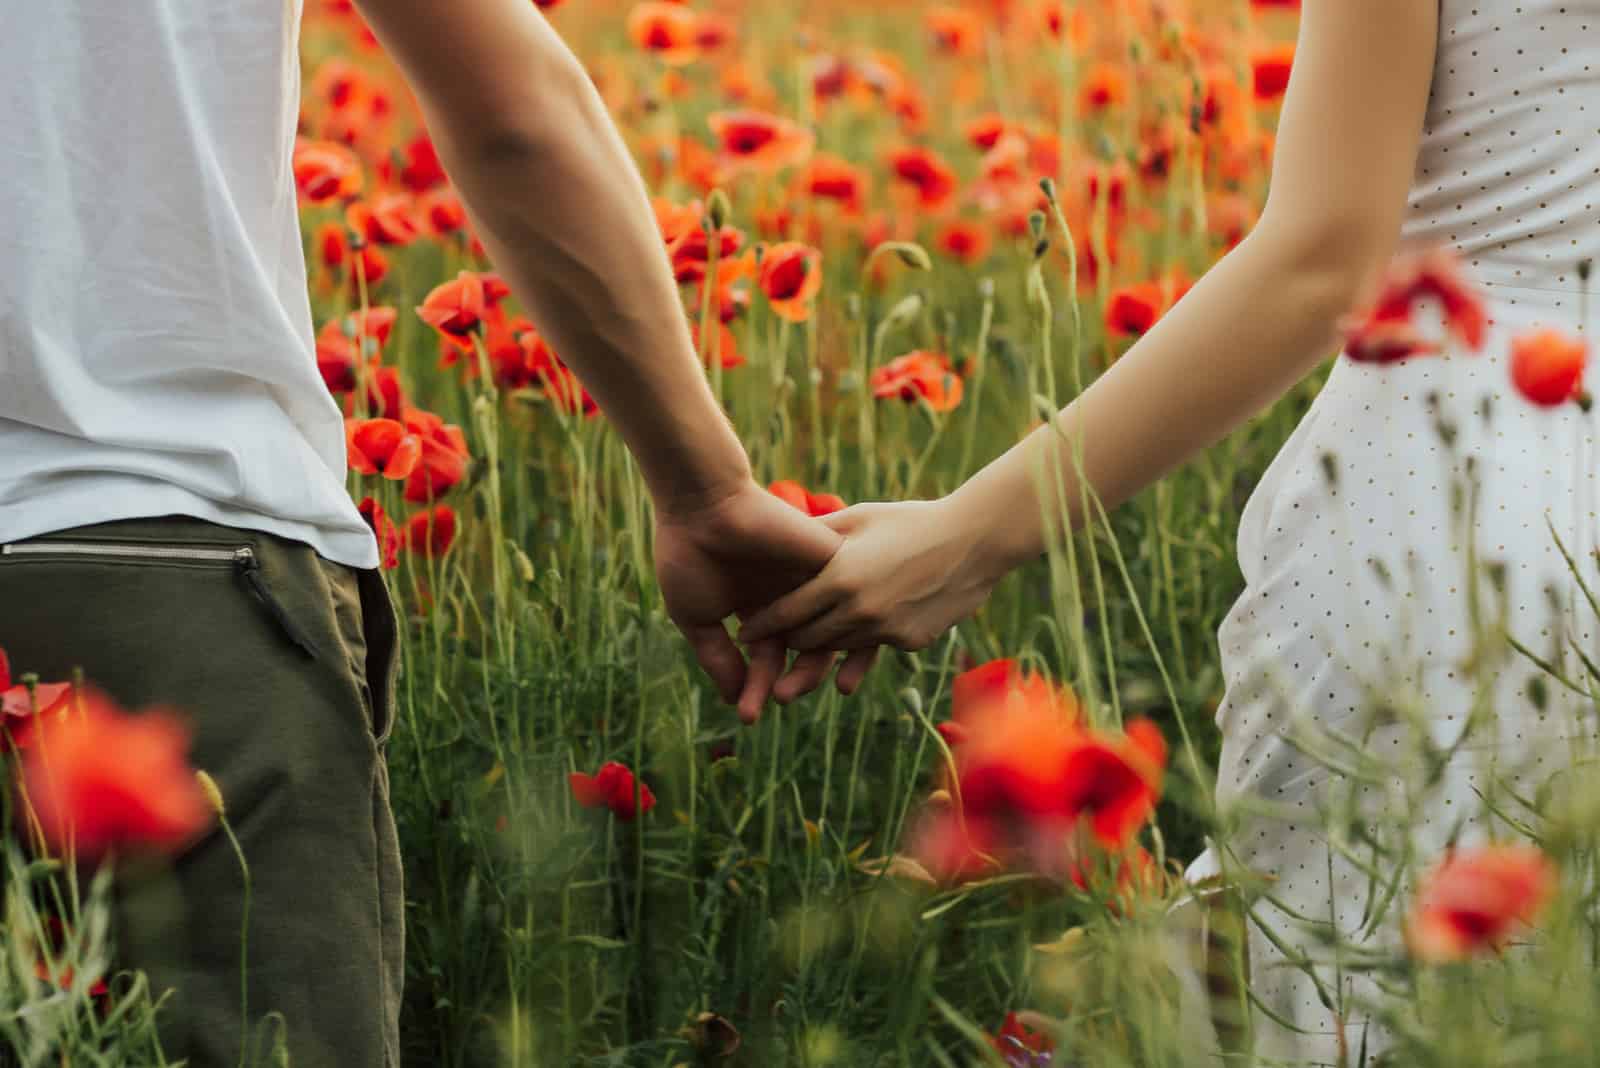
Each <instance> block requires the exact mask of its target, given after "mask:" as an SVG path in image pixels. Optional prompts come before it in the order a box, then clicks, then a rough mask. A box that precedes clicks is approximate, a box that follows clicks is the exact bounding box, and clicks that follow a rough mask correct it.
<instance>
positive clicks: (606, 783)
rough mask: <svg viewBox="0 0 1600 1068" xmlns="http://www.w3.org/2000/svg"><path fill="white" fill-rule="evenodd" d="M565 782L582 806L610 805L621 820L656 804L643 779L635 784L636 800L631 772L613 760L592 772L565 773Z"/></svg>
mask: <svg viewBox="0 0 1600 1068" xmlns="http://www.w3.org/2000/svg"><path fill="white" fill-rule="evenodd" d="M567 782H568V783H569V784H570V785H571V787H572V796H573V798H574V799H575V800H576V801H577V802H578V804H580V805H582V806H583V807H584V808H601V807H605V808H609V809H610V810H611V811H612V812H613V813H615V814H616V817H617V818H618V819H620V820H631V819H633V818H635V817H636V816H637V815H638V814H639V813H640V812H649V811H650V810H651V809H652V808H654V807H655V805H656V795H655V794H653V793H651V792H650V787H649V786H648V785H647V784H645V783H643V782H639V783H638V791H639V796H638V799H637V801H635V798H634V784H635V780H634V776H633V772H632V771H631V770H629V769H628V767H627V766H626V765H624V764H618V763H617V762H616V761H614V760H613V761H611V762H609V763H607V764H605V765H604V766H602V767H601V768H600V770H599V771H598V772H596V773H595V774H593V775H586V774H584V773H583V772H581V771H575V772H573V773H572V774H570V775H568V776H567Z"/></svg>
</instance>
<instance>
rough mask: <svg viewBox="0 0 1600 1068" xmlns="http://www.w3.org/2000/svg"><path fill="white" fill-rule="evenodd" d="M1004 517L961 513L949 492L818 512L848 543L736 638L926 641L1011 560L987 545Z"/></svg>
mask: <svg viewBox="0 0 1600 1068" xmlns="http://www.w3.org/2000/svg"><path fill="white" fill-rule="evenodd" d="M1002 521H1003V517H997V516H989V517H982V516H970V515H967V514H964V513H963V512H962V511H961V509H960V507H959V506H958V504H957V502H956V498H952V497H946V498H944V499H943V500H938V501H910V502H906V503H904V504H862V505H857V506H855V507H854V508H847V509H845V510H844V511H842V512H835V513H834V514H832V515H827V516H823V517H822V522H824V523H826V524H827V525H828V526H830V527H832V528H833V529H834V530H835V531H837V532H838V533H840V534H843V535H844V536H845V541H844V545H843V546H842V547H841V548H840V549H839V550H838V552H836V553H835V554H834V555H833V558H832V559H831V560H829V561H828V564H827V566H826V567H824V568H823V569H822V571H821V573H820V574H818V575H817V576H816V577H815V578H814V579H812V580H810V581H809V582H806V583H805V584H804V585H802V586H800V588H799V589H797V590H795V591H794V592H792V593H789V594H787V595H785V596H783V597H780V598H779V599H778V600H777V601H775V602H773V603H772V604H771V605H769V606H767V607H766V608H763V609H761V610H760V611H759V612H756V613H754V614H752V615H750V616H749V617H748V618H747V619H746V620H745V622H744V625H743V627H741V628H740V631H739V640H740V641H742V642H745V643H747V644H749V643H759V642H764V641H768V640H771V639H772V638H774V637H782V638H783V640H784V641H785V642H786V643H787V644H788V646H789V647H790V648H792V649H799V650H802V651H809V650H819V649H857V650H859V649H870V648H873V647H876V646H879V645H893V646H896V647H898V648H901V649H922V648H925V647H926V646H928V645H930V644H932V643H933V641H934V640H935V639H936V638H938V637H939V635H941V634H943V633H944V632H945V631H946V630H948V629H950V628H951V627H953V626H955V625H956V624H957V623H959V622H961V621H962V620H963V619H966V618H967V617H968V616H970V615H972V613H973V612H975V611H977V609H978V607H979V606H980V605H981V604H983V602H984V601H985V600H986V599H987V598H988V596H989V593H990V591H991V590H993V589H994V586H995V583H997V582H998V581H999V580H1000V578H1001V577H1002V576H1003V575H1004V574H1005V573H1006V571H1007V570H1008V569H1009V567H1010V563H1009V561H1007V560H1006V559H1004V558H1003V554H1000V553H996V552H990V551H988V549H987V546H986V535H987V534H988V533H989V532H990V531H992V530H993V528H994V527H995V526H996V525H997V524H998V523H1000V522H1002ZM786 689H787V688H786V687H781V686H780V687H779V690H778V692H777V696H778V698H779V699H780V700H784V699H786V698H787V697H788V694H787V693H786Z"/></svg>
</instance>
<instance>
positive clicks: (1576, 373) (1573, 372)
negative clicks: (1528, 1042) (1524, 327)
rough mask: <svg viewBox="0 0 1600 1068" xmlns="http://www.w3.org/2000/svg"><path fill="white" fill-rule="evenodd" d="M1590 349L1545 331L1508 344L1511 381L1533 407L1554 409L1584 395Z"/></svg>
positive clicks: (1523, 336)
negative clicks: (1584, 375)
mask: <svg viewBox="0 0 1600 1068" xmlns="http://www.w3.org/2000/svg"><path fill="white" fill-rule="evenodd" d="M1588 360H1589V346H1588V344H1587V343H1586V342H1584V341H1583V340H1581V339H1579V338H1575V337H1570V336H1569V335H1567V334H1564V333H1562V332H1561V331H1560V330H1555V329H1550V328H1546V329H1543V330H1536V331H1534V332H1533V333H1529V334H1523V335H1521V336H1519V337H1517V338H1514V339H1513V340H1512V342H1511V381H1512V384H1513V385H1515V386H1516V387H1517V391H1518V392H1519V393H1521V394H1522V395H1523V396H1524V397H1526V398H1527V399H1528V400H1530V401H1532V402H1533V403H1534V404H1538V405H1541V406H1544V407H1554V406H1556V405H1558V404H1565V403H1566V402H1567V401H1569V400H1572V399H1574V398H1576V397H1577V396H1578V395H1579V394H1580V393H1582V391H1583V368H1584V364H1586V363H1587V362H1588Z"/></svg>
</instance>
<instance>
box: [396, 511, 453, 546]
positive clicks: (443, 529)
mask: <svg viewBox="0 0 1600 1068" xmlns="http://www.w3.org/2000/svg"><path fill="white" fill-rule="evenodd" d="M405 540H406V548H407V549H409V550H411V551H412V552H414V553H420V554H421V555H423V556H426V557H428V558H429V559H432V558H433V557H436V556H443V555H444V554H445V553H446V552H448V551H449V549H450V546H451V545H453V544H454V543H455V540H456V510H455V509H454V508H451V507H450V506H449V505H448V504H440V505H435V506H434V507H432V508H428V509H424V510H423V511H420V512H417V513H416V514H414V515H412V516H411V517H410V518H409V519H407V520H406V535H405Z"/></svg>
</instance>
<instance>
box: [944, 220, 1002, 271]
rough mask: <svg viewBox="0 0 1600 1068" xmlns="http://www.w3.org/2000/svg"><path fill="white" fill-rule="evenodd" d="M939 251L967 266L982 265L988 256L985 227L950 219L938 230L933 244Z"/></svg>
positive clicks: (968, 221)
mask: <svg viewBox="0 0 1600 1068" xmlns="http://www.w3.org/2000/svg"><path fill="white" fill-rule="evenodd" d="M934 243H935V244H936V245H938V247H939V249H940V250H941V251H943V252H945V253H947V254H948V255H950V256H951V257H953V258H955V259H958V260H960V261H961V262H962V263H964V264H966V265H967V266H969V267H970V266H973V265H975V264H979V263H982V262H983V261H984V260H985V259H987V258H988V256H989V246H990V236H989V230H988V228H987V227H985V226H982V225H980V224H978V223H975V222H972V221H970V220H967V219H952V220H951V221H950V222H947V223H945V224H944V225H943V226H942V227H940V228H939V236H938V237H937V238H936V239H935V242H934Z"/></svg>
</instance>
